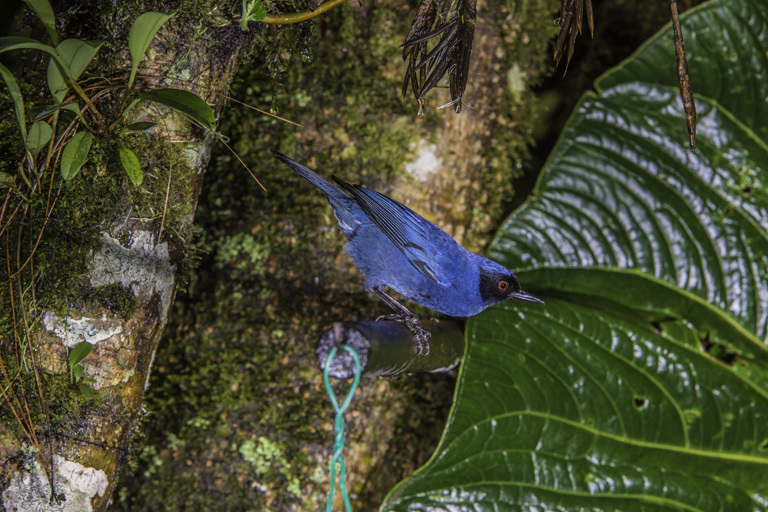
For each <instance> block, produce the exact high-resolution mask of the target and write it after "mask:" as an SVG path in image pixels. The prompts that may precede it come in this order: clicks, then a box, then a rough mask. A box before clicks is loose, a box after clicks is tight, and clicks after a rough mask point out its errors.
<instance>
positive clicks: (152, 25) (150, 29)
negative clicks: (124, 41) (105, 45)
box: [128, 11, 176, 89]
mask: <svg viewBox="0 0 768 512" xmlns="http://www.w3.org/2000/svg"><path fill="white" fill-rule="evenodd" d="M174 14H176V12H175V11H174V12H172V13H170V14H165V13H162V12H145V13H144V14H142V15H140V16H139V17H138V18H136V21H134V22H133V25H131V30H130V31H129V32H128V49H129V50H130V51H131V60H132V62H131V75H130V77H129V78H128V88H129V89H130V88H131V87H132V86H133V80H134V79H135V78H136V71H137V70H138V69H139V62H140V61H141V58H142V57H143V56H144V53H145V52H146V51H147V49H148V48H149V45H150V44H151V43H152V40H153V39H154V38H155V35H156V34H157V31H158V30H160V27H162V26H163V23H165V22H166V21H168V20H169V19H170V18H171V17H172V16H173V15H174Z"/></svg>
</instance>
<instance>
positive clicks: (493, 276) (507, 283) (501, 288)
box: [480, 264, 544, 306]
mask: <svg viewBox="0 0 768 512" xmlns="http://www.w3.org/2000/svg"><path fill="white" fill-rule="evenodd" d="M480 297H481V298H482V299H483V302H484V303H486V304H488V305H489V306H490V305H492V304H497V303H499V302H502V301H505V300H507V299H520V300H525V301H528V302H538V303H539V304H544V301H543V300H541V299H537V298H536V297H534V296H533V295H531V294H530V293H528V292H524V291H523V290H522V289H520V281H518V280H517V277H516V276H515V274H513V273H512V272H510V271H509V270H507V269H506V268H504V267H502V266H501V265H498V264H494V265H493V266H491V267H490V268H488V267H486V266H481V267H480Z"/></svg>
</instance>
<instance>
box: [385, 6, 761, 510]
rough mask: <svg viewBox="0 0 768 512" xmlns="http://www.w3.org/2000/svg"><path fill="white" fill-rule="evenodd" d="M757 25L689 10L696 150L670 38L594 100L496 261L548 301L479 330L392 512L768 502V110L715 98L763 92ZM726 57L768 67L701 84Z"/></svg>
mask: <svg viewBox="0 0 768 512" xmlns="http://www.w3.org/2000/svg"><path fill="white" fill-rule="evenodd" d="M766 13H768V3H767V2H766V1H756V0H749V1H733V0H718V1H714V2H710V3H708V4H705V5H704V6H702V7H701V8H700V9H697V10H695V11H692V12H690V13H688V14H687V15H685V16H683V20H682V22H683V29H684V31H685V34H686V38H688V40H689V43H688V45H687V50H688V52H689V54H696V55H697V57H696V58H695V59H692V60H691V62H690V73H691V81H692V83H693V84H694V87H695V89H694V90H695V92H696V93H697V108H698V113H699V125H698V139H697V142H698V144H697V148H698V149H697V150H696V151H691V150H689V149H687V147H686V143H687V137H686V132H685V122H684V118H683V112H682V108H681V101H680V97H679V93H678V91H677V87H676V82H675V71H674V69H675V68H674V58H673V53H671V52H670V51H669V48H670V46H671V44H672V35H671V29H669V28H666V29H664V31H663V32H662V33H661V35H659V36H658V37H656V38H654V39H653V40H652V41H651V43H649V44H648V45H647V46H646V47H644V48H643V49H642V51H640V52H639V53H638V54H637V55H635V56H633V57H632V58H631V59H630V60H628V61H627V62H625V63H623V64H622V65H620V66H619V67H618V68H617V69H615V70H614V71H612V72H610V73H608V74H607V75H606V76H604V77H602V78H601V79H599V80H598V85H599V88H600V91H601V94H600V95H599V96H598V95H595V94H588V95H586V96H585V97H584V98H582V100H581V101H580V103H579V104H578V106H577V108H576V110H575V112H574V114H573V115H572V117H571V119H570V120H569V122H568V124H567V126H566V128H565V129H564V133H563V135H562V138H561V140H560V142H559V143H558V145H557V147H556V148H555V150H554V151H553V154H552V155H551V156H550V159H549V161H548V162H547V164H546V166H545V169H544V171H543V174H542V177H541V179H540V181H539V183H538V185H537V189H536V192H535V194H534V196H533V198H532V199H531V200H530V201H529V202H528V203H526V204H525V205H524V207H523V208H521V209H520V210H519V211H517V212H515V214H513V215H512V216H511V217H510V218H509V219H508V220H507V221H506V222H505V223H504V225H503V226H502V228H501V230H500V232H499V234H498V236H497V238H496V240H495V241H494V243H493V244H492V247H491V251H490V252H491V254H490V256H491V257H492V258H493V259H495V260H497V261H499V262H501V263H503V264H505V265H507V266H509V267H510V268H512V269H514V270H516V271H517V273H518V277H519V278H520V282H521V283H522V285H523V288H524V289H526V290H528V291H531V292H532V293H534V294H535V295H536V296H539V297H541V298H543V299H544V300H545V301H546V305H545V306H541V305H536V304H528V303H506V304H504V305H503V306H502V307H499V308H495V309H492V310H490V311H488V312H486V313H484V314H483V315H481V316H479V317H477V318H475V319H472V320H471V321H470V322H469V324H468V328H467V341H468V346H467V352H466V356H465V359H464V362H463V366H462V370H461V375H460V377H459V382H458V385H457V390H456V401H455V404H454V408H453V411H452V413H451V417H450V419H449V423H448V426H447V427H446V430H445V432H444V435H443V439H442V441H441V443H440V446H439V447H438V449H437V450H436V453H435V454H434V455H433V457H432V459H431V460H430V462H429V463H428V464H427V465H426V466H425V467H423V468H421V469H420V470H419V471H418V472H417V473H416V474H415V475H414V476H413V477H412V478H410V479H408V480H406V481H404V482H402V483H401V484H400V485H399V486H398V487H397V488H395V490H394V491H393V492H392V493H391V495H390V496H389V497H388V499H387V502H386V503H385V505H384V507H383V509H385V510H473V511H486V510H488V511H490V510H494V511H496V510H521V511H523V510H524V511H529V510H536V511H544V510H558V511H572V510H590V511H591V510H621V511H641V510H648V511H650V510H653V511H656V510H685V511H742V510H768V349H767V348H766V338H767V337H768V188H767V184H766V176H768V146H766V144H765V142H764V141H762V140H760V138H759V137H758V136H757V135H756V133H762V130H764V128H763V127H764V126H765V124H766V121H765V119H768V118H766V117H765V116H763V118H762V120H761V119H760V117H759V116H758V115H757V114H755V113H754V112H756V111H758V110H759V109H762V108H765V94H762V93H760V94H762V96H761V95H760V94H750V95H743V96H745V97H742V98H739V99H734V98H729V97H727V96H728V94H725V93H723V92H722V91H731V90H740V89H739V88H741V87H747V88H750V89H752V88H753V87H754V88H755V89H759V88H760V87H762V88H763V89H765V87H766V85H765V84H757V83H755V84H754V86H752V85H749V82H750V81H752V80H753V77H754V76H758V77H759V76H765V74H766V72H768V66H767V65H766V60H765V56H766V55H767V54H768V53H767V52H768V21H766ZM712 20H716V21H712ZM693 27H706V30H705V29H704V28H699V29H694V28H693ZM696 30H698V32H697V33H695V32H696ZM732 34H749V37H743V38H741V37H739V38H736V37H732ZM694 41H695V42H694ZM721 53H722V54H723V55H732V54H735V55H744V56H745V58H747V57H746V56H748V55H758V56H762V58H757V59H756V60H755V61H754V63H753V64H750V65H746V64H745V65H744V66H742V65H734V66H733V67H732V68H731V70H730V71H727V72H725V71H724V72H723V73H722V76H721V80H720V81H717V80H714V79H713V80H710V79H708V78H707V79H705V78H702V77H704V75H706V74H707V73H711V72H712V68H713V67H714V66H718V65H719V63H720V62H721V61H722V58H721V57H720V56H719V54H721ZM648 55H656V57H652V58H650V57H648ZM661 55H667V56H666V57H663V58H664V59H666V60H661V59H662V57H660V56H661ZM707 55H709V58H708V57H707ZM642 59H647V60H646V61H645V62H647V63H648V64H647V65H641V63H640V62H639V61H641V60H642ZM752 65H754V66H756V67H754V68H752V67H750V66H752ZM745 84H746V85H745Z"/></svg>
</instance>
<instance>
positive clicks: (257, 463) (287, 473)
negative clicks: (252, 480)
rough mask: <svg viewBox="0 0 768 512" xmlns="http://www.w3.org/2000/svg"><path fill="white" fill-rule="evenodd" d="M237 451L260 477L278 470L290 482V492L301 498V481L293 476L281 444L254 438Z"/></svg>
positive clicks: (262, 437) (260, 437)
mask: <svg viewBox="0 0 768 512" xmlns="http://www.w3.org/2000/svg"><path fill="white" fill-rule="evenodd" d="M257 441H258V442H257ZM237 451H238V453H240V455H242V456H243V459H245V460H246V462H248V463H249V464H251V466H253V471H254V472H255V473H256V475H258V476H262V477H263V476H265V475H268V474H270V473H271V472H274V470H275V468H278V469H279V473H280V474H281V475H282V476H283V478H285V479H286V480H287V481H288V491H289V492H290V493H291V494H293V495H294V496H296V497H299V498H300V497H301V487H300V484H299V480H298V478H296V477H295V476H293V475H292V474H291V466H290V464H289V463H288V461H287V460H286V458H285V455H284V454H283V451H284V448H282V447H281V446H280V445H279V444H277V443H275V442H273V441H270V440H269V439H267V438H266V437H264V436H259V437H258V439H257V440H256V441H254V439H253V438H250V439H246V440H245V441H243V443H242V444H241V445H240V448H238V450H237Z"/></svg>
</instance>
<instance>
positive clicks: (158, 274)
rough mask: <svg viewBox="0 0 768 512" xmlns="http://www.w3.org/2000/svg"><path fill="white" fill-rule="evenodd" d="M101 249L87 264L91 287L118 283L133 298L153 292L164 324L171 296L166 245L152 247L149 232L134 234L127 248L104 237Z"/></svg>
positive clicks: (171, 278) (171, 266) (169, 268)
mask: <svg viewBox="0 0 768 512" xmlns="http://www.w3.org/2000/svg"><path fill="white" fill-rule="evenodd" d="M101 243H102V245H101V250H100V251H99V252H98V253H97V254H96V255H95V256H94V257H93V261H92V262H91V269H90V270H91V276H90V277H91V284H92V285H93V286H107V285H110V284H115V283H118V284H121V285H123V286H124V287H126V288H130V290H131V291H132V292H133V294H134V295H135V296H137V297H145V298H149V297H151V296H152V294H153V293H157V294H158V296H159V297H160V311H159V313H160V318H161V320H162V322H163V323H165V321H166V319H167V317H168V308H169V307H170V305H171V296H172V293H173V276H174V271H175V268H174V266H173V265H171V262H170V257H169V255H168V244H167V243H165V242H163V243H160V244H155V236H154V234H153V233H150V232H149V231H138V232H137V233H136V234H134V236H133V238H132V239H131V242H130V246H129V247H123V246H122V245H121V244H120V241H119V240H117V239H115V238H112V237H111V236H109V235H107V234H104V235H103V236H102V239H101Z"/></svg>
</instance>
